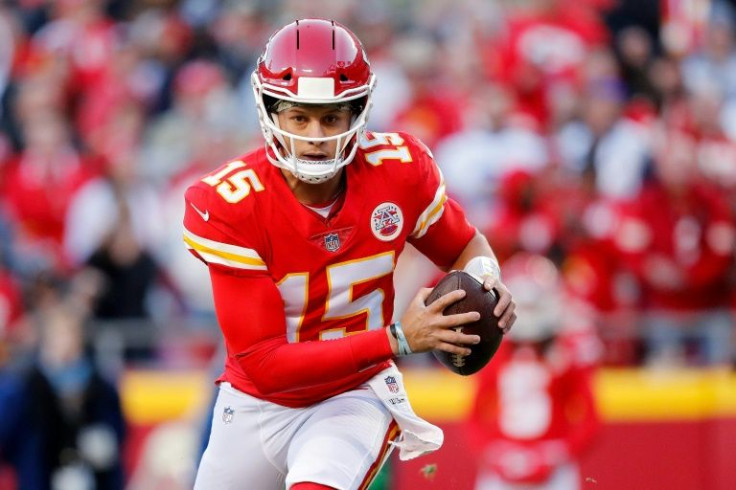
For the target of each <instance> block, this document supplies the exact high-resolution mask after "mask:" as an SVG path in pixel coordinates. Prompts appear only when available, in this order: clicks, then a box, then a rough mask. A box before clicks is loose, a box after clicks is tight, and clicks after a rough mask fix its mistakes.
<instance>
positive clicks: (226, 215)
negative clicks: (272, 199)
mask: <svg viewBox="0 0 736 490" xmlns="http://www.w3.org/2000/svg"><path fill="white" fill-rule="evenodd" d="M184 199H185V212H184V243H185V245H186V247H187V248H188V249H189V251H190V252H191V253H192V254H193V255H194V256H195V257H197V258H198V259H199V260H201V261H202V262H204V263H205V264H207V265H208V266H209V267H210V268H215V269H219V270H222V271H225V272H228V273H230V274H235V275H259V274H260V275H266V273H267V269H268V267H267V265H266V260H267V259H268V257H267V256H266V255H267V254H266V252H265V251H266V250H267V248H266V247H265V246H263V243H264V242H265V240H264V239H263V237H262V235H261V233H260V231H259V230H260V227H259V226H257V224H256V223H254V219H253V210H252V206H249V204H250V203H237V204H231V203H228V202H226V201H225V200H224V199H222V198H221V197H220V196H218V195H216V194H215V193H214V192H213V190H212V189H211V188H210V187H208V186H206V184H202V183H198V184H195V185H193V186H191V187H189V188H188V189H187V191H186V194H185V196H184Z"/></svg>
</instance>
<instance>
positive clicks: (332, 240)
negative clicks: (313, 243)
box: [325, 233, 340, 252]
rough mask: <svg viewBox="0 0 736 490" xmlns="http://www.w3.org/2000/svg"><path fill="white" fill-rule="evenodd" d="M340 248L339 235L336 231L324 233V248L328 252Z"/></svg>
mask: <svg viewBox="0 0 736 490" xmlns="http://www.w3.org/2000/svg"><path fill="white" fill-rule="evenodd" d="M338 248H340V236H339V235H338V234H337V233H328V234H327V235H325V249H327V251H328V252H334V251H335V250H337V249H338Z"/></svg>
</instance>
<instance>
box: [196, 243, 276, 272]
mask: <svg viewBox="0 0 736 490" xmlns="http://www.w3.org/2000/svg"><path fill="white" fill-rule="evenodd" d="M184 242H185V243H186V244H187V245H188V246H189V247H191V248H192V249H194V250H196V251H197V253H199V254H200V255H201V256H202V258H203V259H205V260H206V261H208V262H215V263H221V264H225V265H230V266H233V267H238V268H241V269H265V268H266V263H265V262H264V261H263V260H261V259H260V258H254V257H244V256H242V255H237V254H233V253H229V252H224V251H221V250H215V249H213V248H210V247H206V246H204V245H201V244H199V243H197V242H195V241H194V240H192V239H191V238H189V237H187V236H186V235H184Z"/></svg>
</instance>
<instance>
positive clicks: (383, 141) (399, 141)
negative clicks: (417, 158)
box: [360, 133, 412, 165]
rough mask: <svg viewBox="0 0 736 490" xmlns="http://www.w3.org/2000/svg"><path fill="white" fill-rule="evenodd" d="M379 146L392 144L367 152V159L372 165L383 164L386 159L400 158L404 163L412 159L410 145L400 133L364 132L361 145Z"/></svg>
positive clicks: (367, 147) (368, 147)
mask: <svg viewBox="0 0 736 490" xmlns="http://www.w3.org/2000/svg"><path fill="white" fill-rule="evenodd" d="M378 146H392V147H393V148H381V149H377V150H372V151H366V152H365V159H366V161H367V162H368V163H370V164H371V165H381V164H382V163H383V161H384V160H399V161H400V162H403V163H409V162H411V161H412V158H411V153H409V147H408V146H405V145H404V138H402V137H401V136H399V134H398V133H363V135H362V136H361V137H360V147H361V148H362V149H364V150H371V148H375V147H378Z"/></svg>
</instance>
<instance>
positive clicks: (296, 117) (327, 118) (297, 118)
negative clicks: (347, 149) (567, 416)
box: [278, 105, 351, 160]
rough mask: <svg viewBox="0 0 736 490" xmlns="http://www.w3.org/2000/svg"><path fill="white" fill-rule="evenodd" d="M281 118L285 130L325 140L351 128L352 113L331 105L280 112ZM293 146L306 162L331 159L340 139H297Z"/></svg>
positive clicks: (296, 108) (299, 156)
mask: <svg viewBox="0 0 736 490" xmlns="http://www.w3.org/2000/svg"><path fill="white" fill-rule="evenodd" d="M278 118H279V126H280V127H281V129H283V130H284V131H287V132H289V133H292V134H295V135H297V136H306V137H309V138H324V137H328V136H335V135H338V134H340V133H344V132H346V131H347V130H348V129H350V120H351V113H350V112H349V111H346V110H344V109H343V110H341V109H338V108H336V107H334V106H329V105H322V106H294V107H292V108H290V109H287V110H285V111H282V112H279V114H278ZM287 141H288V138H287ZM288 143H289V144H291V143H292V142H291V141H288ZM293 144H294V147H293V148H294V154H295V156H296V157H297V158H299V159H303V160H329V159H331V158H335V151H336V149H337V140H331V141H317V142H315V141H302V140H298V139H296V140H294V142H293Z"/></svg>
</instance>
